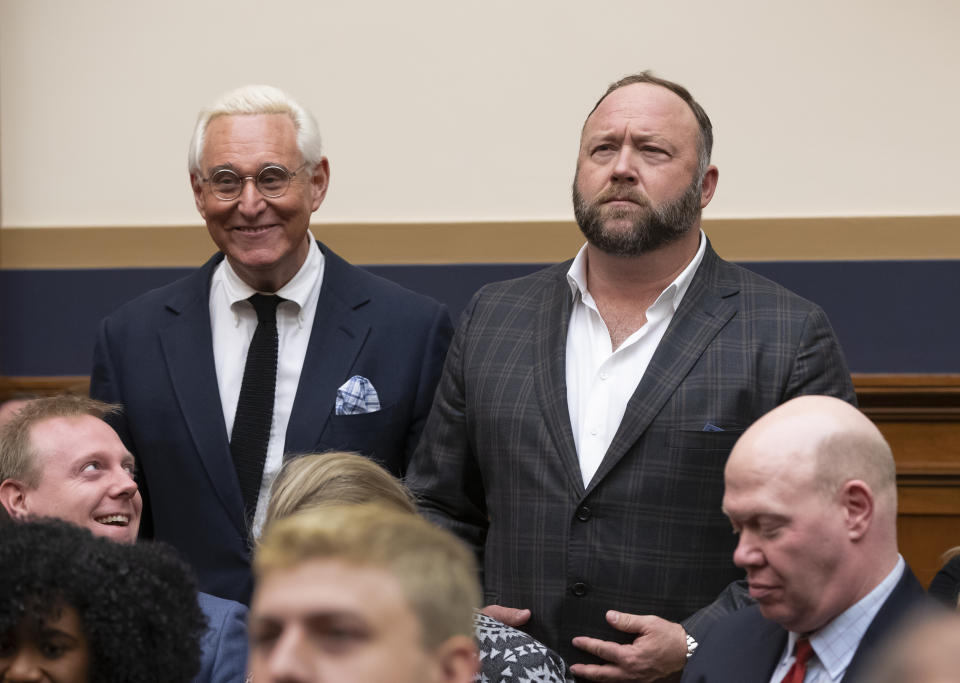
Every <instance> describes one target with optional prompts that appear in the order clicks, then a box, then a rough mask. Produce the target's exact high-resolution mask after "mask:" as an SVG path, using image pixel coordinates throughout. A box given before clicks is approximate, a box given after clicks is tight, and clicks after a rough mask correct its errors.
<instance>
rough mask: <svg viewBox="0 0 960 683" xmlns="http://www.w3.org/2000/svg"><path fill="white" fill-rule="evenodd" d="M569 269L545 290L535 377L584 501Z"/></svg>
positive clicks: (546, 416)
mask: <svg viewBox="0 0 960 683" xmlns="http://www.w3.org/2000/svg"><path fill="white" fill-rule="evenodd" d="M569 267H570V263H569V262H568V263H565V264H561V265H560V266H558V267H557V269H556V270H555V271H554V272H553V273H552V274H553V275H554V276H555V277H556V283H555V284H552V286H547V287H545V288H544V295H543V300H542V302H541V305H540V310H539V312H538V314H537V325H536V329H535V331H534V342H533V353H534V359H533V374H534V378H535V381H536V387H537V393H538V394H539V399H540V408H541V410H542V411H543V417H544V420H545V421H546V423H547V431H549V432H550V436H551V437H552V438H553V443H554V447H555V448H556V449H557V453H558V454H559V456H560V460H561V462H562V463H563V468H564V470H565V471H566V473H567V479H568V481H569V483H570V485H571V486H572V487H573V490H574V492H575V494H576V496H577V498H580V497H581V496H582V495H583V490H584V489H583V475H582V474H581V473H580V460H579V458H578V457H577V448H576V443H575V442H574V439H573V428H572V427H571V426H570V409H569V407H568V406H567V381H566V375H567V360H566V348H567V327H568V326H569V324H570V308H571V306H572V299H571V294H570V287H569V285H568V284H567V281H566V272H567V270H568V269H569Z"/></svg>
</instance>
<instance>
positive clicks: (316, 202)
mask: <svg viewBox="0 0 960 683" xmlns="http://www.w3.org/2000/svg"><path fill="white" fill-rule="evenodd" d="M310 184H311V186H312V191H313V204H312V206H313V210H314V211H316V210H317V209H319V208H320V204H321V203H322V202H323V198H324V197H326V196H327V187H328V186H329V185H330V162H329V161H327V157H321V158H320V163H319V164H317V165H316V167H315V168H314V169H313V176H312V177H311V178H310Z"/></svg>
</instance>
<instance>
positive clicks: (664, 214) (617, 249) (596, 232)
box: [573, 179, 700, 256]
mask: <svg viewBox="0 0 960 683" xmlns="http://www.w3.org/2000/svg"><path fill="white" fill-rule="evenodd" d="M612 199H626V200H629V201H631V202H634V203H635V204H636V206H634V207H616V208H612V209H611V208H606V207H604V206H603V204H604V202H607V201H610V200H612ZM604 213H605V214H606V215H604ZM573 214H574V216H576V219H577V224H578V225H579V226H580V231H581V232H582V233H583V236H584V237H586V238H587V241H588V242H589V243H590V244H592V245H593V246H595V247H596V248H597V249H599V250H600V251H603V252H605V253H607V254H610V255H612V256H639V255H641V254H646V253H649V252H651V251H654V250H656V249H659V248H660V247H663V246H666V245H668V244H671V243H673V242H676V241H677V240H679V239H680V238H681V237H683V236H684V235H686V234H687V232H689V231H690V229H691V228H693V226H694V225H695V224H696V223H697V220H698V219H699V218H700V182H698V181H695V182H693V183H691V184H690V186H689V187H687V189H686V190H684V192H683V194H682V195H681V196H680V197H678V198H677V199H675V200H673V201H672V202H668V203H666V204H662V205H660V206H653V205H652V204H651V203H650V200H649V199H648V198H647V197H646V196H645V195H642V194H640V193H639V192H636V191H635V190H633V189H632V188H626V187H622V186H612V187H611V188H610V189H608V190H606V191H604V192H602V193H600V194H599V195H598V196H597V197H596V198H595V199H594V200H593V202H592V203H588V202H587V201H586V200H585V199H584V198H583V195H581V194H580V191H579V190H578V189H577V181H576V179H574V181H573ZM631 216H633V224H632V225H631V226H629V227H628V228H625V229H622V230H613V229H611V228H608V227H607V224H606V222H607V221H611V220H623V219H629V218H630V217H631Z"/></svg>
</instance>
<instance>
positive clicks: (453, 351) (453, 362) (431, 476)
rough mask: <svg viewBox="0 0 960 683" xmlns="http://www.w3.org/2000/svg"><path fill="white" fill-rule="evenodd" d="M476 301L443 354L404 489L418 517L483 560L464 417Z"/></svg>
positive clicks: (482, 524)
mask: <svg viewBox="0 0 960 683" xmlns="http://www.w3.org/2000/svg"><path fill="white" fill-rule="evenodd" d="M476 301H477V297H476V296H475V297H474V300H473V302H471V304H470V306H469V307H468V308H467V310H466V311H465V312H464V314H463V317H462V318H461V321H460V325H459V326H458V328H457V331H456V334H454V337H453V343H452V344H451V345H450V351H449V353H448V354H447V359H446V363H445V365H444V368H443V375H442V376H441V378H440V384H439V386H438V388H437V394H436V397H435V398H434V401H433V409H432V410H431V412H430V416H429V418H428V419H427V422H426V427H425V428H424V431H423V436H422V438H421V440H420V445H419V448H418V449H417V451H416V452H415V453H414V456H413V460H412V461H411V463H410V468H409V471H408V473H407V484H408V485H409V486H410V488H411V490H413V492H414V494H415V495H416V496H417V500H418V503H419V505H420V508H421V511H422V512H423V514H424V515H425V516H426V517H427V518H428V519H430V520H431V521H433V522H435V523H436V524H439V525H440V526H442V527H445V528H447V529H449V530H450V531H452V532H453V533H455V534H456V535H457V536H459V537H460V538H461V539H462V540H463V541H464V542H465V543H467V544H468V545H469V546H471V547H472V548H473V550H474V552H475V553H476V554H477V557H478V559H481V560H482V553H483V545H484V541H485V539H486V532H487V526H488V523H487V512H486V503H485V500H484V493H483V483H482V480H481V476H480V470H479V467H478V465H477V461H476V454H475V453H474V452H473V449H472V447H471V440H470V438H469V434H468V432H469V428H470V427H469V424H468V417H467V412H466V399H465V393H464V392H465V380H464V356H465V353H466V349H465V346H466V343H467V338H468V330H469V327H470V317H471V312H472V311H473V309H474V307H475V304H476Z"/></svg>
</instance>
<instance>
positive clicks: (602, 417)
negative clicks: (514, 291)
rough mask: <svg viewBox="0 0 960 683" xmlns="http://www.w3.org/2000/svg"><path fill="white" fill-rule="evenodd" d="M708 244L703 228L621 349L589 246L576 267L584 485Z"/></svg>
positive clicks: (572, 331)
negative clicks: (596, 283) (594, 283)
mask: <svg viewBox="0 0 960 683" xmlns="http://www.w3.org/2000/svg"><path fill="white" fill-rule="evenodd" d="M706 246H707V238H706V235H704V234H703V231H702V230H701V231H700V247H699V248H698V249H697V253H696V254H695V255H694V257H693V260H691V261H690V263H688V264H687V266H686V268H684V269H683V271H682V272H681V273H680V274H679V275H678V276H677V277H676V279H675V280H674V281H673V282H671V283H670V284H669V285H668V286H667V288H666V289H664V290H663V292H661V293H660V296H658V297H657V300H656V301H654V302H653V304H652V305H651V306H650V307H649V308H648V309H647V322H646V323H644V324H643V326H642V327H640V329H638V330H637V331H636V332H634V333H633V334H631V335H630V336H629V337H627V338H626V340H624V342H623V343H622V344H621V345H620V346H619V348H617V349H616V350H615V351H614V350H613V344H612V343H611V342H610V332H609V330H608V329H607V326H606V324H605V323H604V322H603V318H602V317H600V311H599V310H598V309H597V304H596V302H595V301H594V299H593V296H591V294H590V292H589V290H588V289H587V267H588V264H587V245H586V244H584V245H583V247H581V249H580V251H579V252H578V253H577V256H576V258H575V259H574V260H573V263H572V264H571V265H570V270H569V271H567V281H568V282H569V284H570V293H571V296H572V297H573V309H572V311H571V312H570V325H569V327H568V328H567V354H566V372H567V407H568V409H569V411H570V425H571V426H572V427H573V438H574V441H575V442H576V446H577V456H578V457H579V459H580V473H581V475H582V477H583V485H584V487H586V486H587V485H589V483H590V480H591V479H592V478H593V475H594V474H596V471H597V468H599V467H600V462H601V461H602V460H603V457H604V455H605V454H606V452H607V449H608V448H610V443H611V442H612V441H613V437H614V436H615V435H616V433H617V429H619V428H620V422H621V421H622V420H623V414H624V413H625V412H626V410H627V402H628V401H629V400H630V397H631V396H633V392H634V391H635V390H636V388H637V385H638V384H639V383H640V380H641V379H642V378H643V374H644V373H645V372H646V370H647V366H648V365H649V364H650V359H651V358H652V357H653V353H654V352H655V351H656V350H657V346H658V345H659V344H660V340H661V339H663V335H664V333H665V332H666V331H667V327H668V326H669V325H670V321H671V320H673V315H674V313H676V311H677V307H679V306H680V302H681V301H682V300H683V295H684V294H686V292H687V289H688V288H689V287H690V282H691V280H693V276H694V274H695V273H696V272H697V268H699V267H700V263H701V262H702V261H703V255H704V253H705V252H706Z"/></svg>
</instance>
